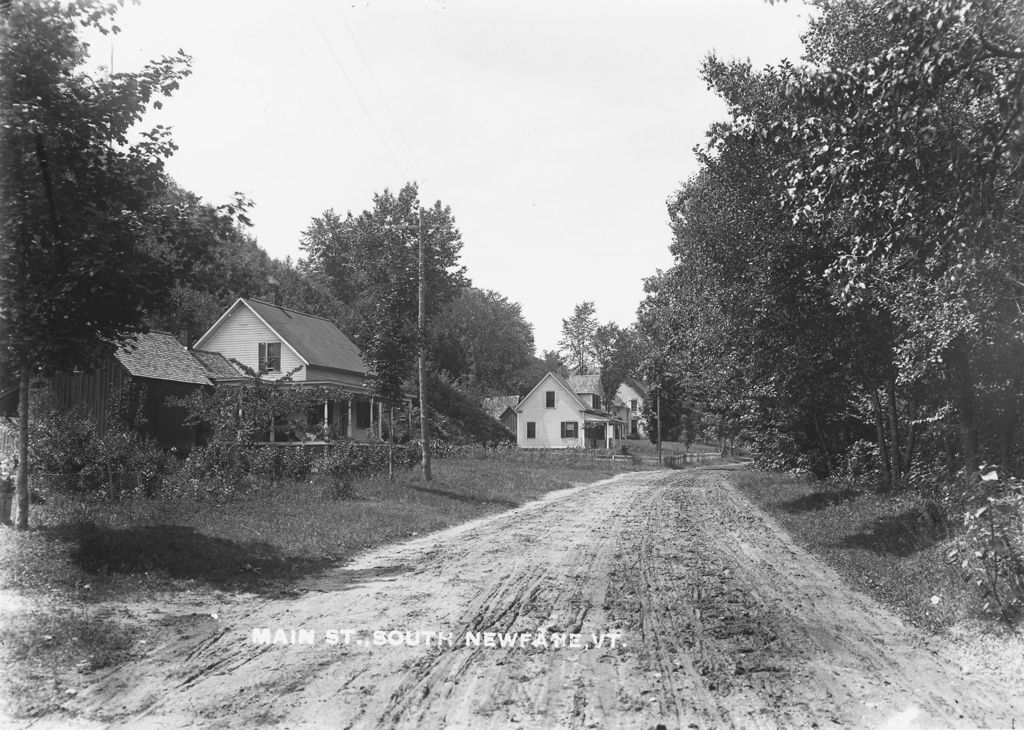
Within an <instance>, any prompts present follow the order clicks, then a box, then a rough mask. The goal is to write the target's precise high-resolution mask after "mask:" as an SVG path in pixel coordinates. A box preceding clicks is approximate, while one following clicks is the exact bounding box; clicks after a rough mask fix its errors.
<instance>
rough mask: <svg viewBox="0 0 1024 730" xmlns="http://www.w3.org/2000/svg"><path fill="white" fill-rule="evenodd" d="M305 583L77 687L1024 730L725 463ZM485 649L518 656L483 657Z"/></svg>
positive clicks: (497, 720) (121, 708)
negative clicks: (751, 498)
mask: <svg viewBox="0 0 1024 730" xmlns="http://www.w3.org/2000/svg"><path fill="white" fill-rule="evenodd" d="M300 588H301V589H302V592H301V593H300V594H299V595H298V597H295V598H290V599H278V600H272V601H270V600H262V601H260V600H257V599H250V600H238V601H236V602H232V603H229V604H225V605H223V606H217V607H211V611H210V613H211V614H214V613H215V614H216V617H213V616H212V615H203V616H201V617H200V616H191V617H182V616H178V617H165V618H164V619H163V620H162V621H161V622H160V623H159V624H155V625H157V626H158V627H159V629H160V631H161V632H162V634H163V635H162V641H163V643H162V645H161V646H159V647H158V648H156V649H154V651H153V652H152V653H151V654H150V656H149V657H147V658H146V659H144V660H141V661H139V662H136V663H134V664H132V665H130V666H128V667H125V668H122V669H120V670H118V671H116V672H115V673H113V674H111V675H109V676H107V677H105V678H104V679H103V680H102V681H101V682H100V683H99V684H97V685H96V686H94V687H93V688H92V689H91V690H90V691H89V692H87V693H84V694H83V695H82V696H81V697H80V698H79V700H78V702H79V703H80V708H81V709H83V710H84V711H85V712H86V713H87V716H91V717H93V718H95V719H96V720H98V721H101V722H104V723H113V724H114V725H124V726H135V727H137V726H146V727H185V726H193V725H195V724H203V725H207V726H210V727H250V726H253V725H259V724H272V725H279V726H282V727H301V726H308V725H313V726H329V727H378V726H380V727H401V728H405V727H408V728H415V727H424V728H430V727H443V726H447V727H473V728H477V727H507V726H516V727H544V728H546V727H565V728H576V727H579V728H588V727H602V728H603V727H638V728H656V727H658V726H664V727H666V728H690V727H695V728H708V727H710V728H717V727H729V726H736V727H814V726H819V727H828V726H833V725H834V726H839V727H851V726H854V727H976V726H994V727H1010V726H1011V723H1012V722H1013V721H1014V719H1016V721H1017V722H1018V723H1020V722H1021V721H1022V720H1024V710H1022V707H1024V703H1022V702H1020V700H1019V699H1018V698H1008V697H1006V696H1004V695H1003V694H1002V693H1001V692H1000V690H999V689H998V688H997V687H993V686H989V685H986V684H984V683H981V682H978V681H970V680H968V679H966V678H965V677H963V676H961V673H960V671H959V667H958V665H957V663H956V661H955V660H954V657H953V655H952V654H951V653H950V651H949V649H948V648H947V647H946V646H944V645H943V642H942V641H941V640H939V639H935V638H929V637H926V636H925V635H924V634H922V633H920V632H918V631H916V630H914V629H913V628H911V627H908V626H907V625H906V624H904V623H903V622H901V621H900V620H899V619H898V618H896V617H895V616H893V615H892V614H891V613H890V612H889V611H887V610H886V609H884V608H882V607H881V606H879V605H878V604H877V603H875V602H874V601H872V600H871V599H869V598H867V597H865V596H863V595H861V594H859V593H856V592H854V591H852V590H850V589H849V588H847V587H845V586H844V585H843V584H842V582H841V581H840V580H839V578H838V577H837V576H836V575H835V573H834V572H833V571H832V570H831V569H829V568H827V567H825V566H823V565H822V564H821V563H819V562H818V561H817V560H815V559H814V558H812V557H810V556H809V555H808V554H807V553H805V552H804V551H803V550H801V549H800V548H798V547H796V546H795V545H794V544H793V543H792V541H791V540H790V539H789V538H788V537H787V536H786V535H785V534H784V533H782V532H781V530H780V529H779V528H778V527H777V526H776V525H775V524H774V523H773V522H772V521H771V520H770V519H768V518H767V517H766V516H765V515H764V514H763V513H761V512H760V511H759V510H757V509H756V508H754V507H753V506H751V505H750V504H749V503H748V502H747V501H746V500H744V499H743V498H742V497H741V496H740V495H739V494H738V493H737V492H736V491H735V490H734V489H733V488H732V487H731V486H730V484H729V482H728V472H727V471H723V470H713V469H708V470H693V471H681V472H657V473H652V472H646V473H632V474H626V475H622V476H619V477H616V478H614V479H610V480H608V481H605V482H601V483H598V484H593V485H589V486H584V487H579V488H576V489H572V490H568V491H565V492H560V493H557V494H554V495H551V496H550V498H549V499H546V500H543V501H541V502H536V503H533V504H530V505H527V506H525V507H523V508H520V509H517V510H515V511H512V512H508V513H505V514H501V515H497V516H494V517H490V518H487V519H484V520H480V521H477V522H474V523H470V524H467V525H463V526H460V527H457V528H454V529H451V530H447V531H445V532H441V533H437V534H433V535H430V536H428V537H425V538H422V539H417V540H414V541H412V542H408V543H404V544H401V545H397V546H393V547H389V548H386V549H383V550H379V551H376V552H373V553H371V554H368V555H366V556H364V557H363V558H362V559H360V560H358V561H357V562H355V563H353V564H349V565H348V566H346V567H344V568H340V569H337V570H334V571H332V572H330V573H327V574H324V575H322V576H319V577H317V578H316V579H309V580H307V581H306V582H305V583H304V584H303V585H301V586H300ZM254 628H255V629H268V630H269V631H268V632H267V633H266V634H262V633H259V632H258V633H257V636H256V637H254V636H253V629H254ZM293 629H295V630H299V629H304V630H306V631H312V632H314V634H313V635H314V643H313V644H312V645H308V644H299V643H296V644H291V643H278V644H274V643H271V644H262V643H259V642H260V641H263V640H265V639H267V638H270V639H271V640H273V639H274V638H277V639H278V640H279V641H280V640H282V639H285V640H287V641H289V642H290V641H291V637H292V634H291V633H290V632H291V631H292V630H293ZM278 630H283V633H280V634H279V633H277V632H278ZM329 630H335V631H339V632H340V633H338V635H337V638H338V642H337V643H336V644H330V643H326V642H325V639H327V638H328V637H329V636H331V635H330V634H328V633H327V632H328V631H329ZM375 630H380V631H383V632H388V631H393V630H394V631H401V632H406V631H408V632H416V631H421V632H444V633H445V634H450V635H451V637H452V638H451V645H449V643H448V640H447V637H442V639H441V641H440V643H439V642H438V640H437V639H436V637H435V638H432V640H431V641H430V643H431V646H427V645H425V644H426V640H427V639H428V638H430V637H429V636H428V635H427V634H425V633H421V634H420V635H419V637H418V638H419V639H420V644H419V645H416V646H405V645H402V646H391V645H384V646H374V645H373V633H372V632H373V631H375ZM344 631H351V632H352V633H349V634H345V633H344ZM486 634H501V635H504V639H505V641H506V643H507V642H508V641H509V636H512V637H513V639H514V640H515V641H516V645H515V646H514V647H509V646H506V647H504V648H502V647H500V646H496V647H489V646H486V645H485V643H486V642H488V637H487V636H486ZM524 634H528V635H527V636H525V637H524ZM538 634H543V636H544V637H545V639H544V641H546V642H547V644H548V645H547V646H546V647H545V646H544V645H543V644H542V643H541V642H540V640H539V639H538ZM573 634H581V635H582V636H580V637H578V638H577V639H573V638H572V636H571V635H573ZM346 635H347V636H348V638H349V640H350V642H349V643H348V644H346V643H345V641H344V637H345V636H346ZM592 635H596V637H595V636H592ZM613 635H617V636H613ZM467 636H468V637H470V638H469V639H468V641H469V643H470V645H469V646H467ZM295 637H296V639H298V638H300V637H299V635H298V634H296V635H295ZM382 637H383V639H385V640H387V639H388V638H391V639H394V640H398V639H402V640H404V639H405V635H404V633H403V634H401V635H400V634H393V635H391V636H390V637H389V636H388V635H387V634H383V635H382ZM305 638H308V634H307V635H305ZM409 638H410V639H411V638H416V637H415V634H414V633H411V634H410V636H409ZM595 638H596V639H597V640H598V641H600V643H601V644H602V645H601V646H600V647H595V646H593V644H594V639H595ZM254 639H255V641H254ZM490 639H491V640H493V642H494V643H496V644H500V641H501V639H502V636H492V637H490ZM613 639H614V646H612V643H613ZM476 640H479V641H480V645H479V646H476V645H475V644H473V642H474V641H476ZM577 641H578V642H579V644H580V645H581V646H580V647H576V646H572V645H571V644H572V643H576V642H577ZM360 642H364V643H360ZM561 642H565V645H563V644H562V643H561ZM535 644H536V645H535ZM1015 702H1016V704H1014V703H1015Z"/></svg>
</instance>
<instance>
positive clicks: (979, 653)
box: [730, 470, 1024, 694]
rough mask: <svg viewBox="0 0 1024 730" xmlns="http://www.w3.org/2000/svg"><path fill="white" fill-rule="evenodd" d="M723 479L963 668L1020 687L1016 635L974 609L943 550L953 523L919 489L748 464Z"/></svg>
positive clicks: (1023, 688)
mask: <svg viewBox="0 0 1024 730" xmlns="http://www.w3.org/2000/svg"><path fill="white" fill-rule="evenodd" d="M730 478H731V479H732V481H733V484H735V485H736V486H737V487H738V488H739V489H740V490H741V491H742V492H743V493H744V494H745V495H746V496H747V497H748V498H749V499H750V500H751V501H753V502H754V503H755V504H757V505H758V506H760V507H761V508H762V509H764V510H765V511H766V512H768V513H769V514H770V515H771V516H772V517H773V518H774V519H775V520H776V521H777V522H779V523H780V524H781V525H782V527H783V528H785V530H786V531H787V532H788V533H789V534H790V535H792V536H793V538H794V539H795V540H796V542H797V543H799V544H800V545H802V546H803V547H804V548H805V549H807V550H808V551H809V552H811V553H813V554H815V555H817V556H818V557H819V558H821V559H823V560H824V561H825V562H826V563H828V564H829V565H831V566H832V567H833V568H834V569H835V570H836V572H838V573H839V574H840V575H841V576H842V577H843V578H844V579H845V580H846V581H847V582H848V583H849V584H850V585H852V586H853V587H854V588H856V589H858V590H860V591H862V592H864V593H866V594H868V595H870V596H871V597H873V598H874V599H875V600H877V601H879V602H880V603H882V604H883V605H886V606H888V607H890V608H891V609H893V610H895V611H896V613H897V614H899V615H901V616H902V617H903V618H904V619H906V620H908V621H909V622H910V623H912V624H915V625H917V626H918V627H921V628H923V629H925V630H928V631H930V632H932V633H935V634H941V635H943V636H945V637H946V638H948V639H949V640H951V642H952V645H953V647H954V650H955V652H956V656H957V659H958V661H959V664H960V669H961V671H962V672H963V673H964V675H972V674H973V675H982V676H984V677H986V678H989V679H993V680H995V681H996V682H998V683H999V684H1001V685H1002V686H1003V687H1004V688H1006V691H1007V692H1010V693H1013V694H1024V636H1022V635H1021V633H1020V632H1019V630H1018V631H1015V630H1013V629H1012V628H1010V627H1007V626H1005V625H1004V624H1001V623H995V622H994V621H992V620H987V619H981V618H979V617H980V615H981V614H980V604H981V601H980V599H979V598H978V596H977V594H975V593H974V591H973V589H972V588H971V586H970V585H968V584H967V583H965V582H964V581H963V580H962V579H961V577H960V575H959V573H958V571H957V570H956V567H955V566H952V565H950V564H949V563H948V562H947V559H946V555H947V553H948V552H949V550H950V548H952V546H953V544H954V541H955V539H956V536H955V534H954V531H953V530H952V529H950V528H949V527H948V526H946V525H943V524H942V523H941V521H939V520H937V519H935V517H934V516H932V515H931V513H930V512H929V509H928V507H927V505H926V504H925V503H924V502H923V501H922V500H921V499H920V498H919V497H917V496H915V495H889V496H882V495H878V494H874V493H871V492H858V491H855V490H850V489H846V490H836V489H826V488H824V486H823V485H822V484H821V483H820V482H815V481H812V480H810V479H805V478H799V477H793V476H791V475H781V474H769V473H766V472H760V471H755V470H737V471H735V472H733V473H731V475H730Z"/></svg>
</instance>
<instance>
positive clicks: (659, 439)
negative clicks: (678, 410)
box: [658, 391, 661, 466]
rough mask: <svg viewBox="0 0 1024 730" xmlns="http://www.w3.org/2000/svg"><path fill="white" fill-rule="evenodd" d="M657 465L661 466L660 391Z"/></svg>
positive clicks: (659, 396) (659, 395)
mask: <svg viewBox="0 0 1024 730" xmlns="http://www.w3.org/2000/svg"><path fill="white" fill-rule="evenodd" d="M658 466H661V392H660V391H659V392H658Z"/></svg>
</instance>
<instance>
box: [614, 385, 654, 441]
mask: <svg viewBox="0 0 1024 730" xmlns="http://www.w3.org/2000/svg"><path fill="white" fill-rule="evenodd" d="M615 397H616V398H618V399H619V400H620V401H622V403H623V404H624V405H625V407H626V408H628V409H629V433H628V435H629V436H636V437H639V438H644V437H646V436H647V428H646V427H645V426H644V423H643V421H641V420H640V412H641V410H642V409H643V407H644V404H645V403H646V402H647V399H648V394H647V388H645V387H644V384H643V383H641V382H640V381H639V380H637V379H636V378H634V377H632V376H629V375H627V376H626V377H625V379H623V381H622V385H620V386H619V389H618V391H616V393H615Z"/></svg>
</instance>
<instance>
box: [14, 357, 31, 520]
mask: <svg viewBox="0 0 1024 730" xmlns="http://www.w3.org/2000/svg"><path fill="white" fill-rule="evenodd" d="M31 377H32V372H31V370H30V368H29V367H28V365H27V364H25V363H22V364H21V380H20V382H19V387H18V484H17V486H16V487H15V490H14V526H15V527H17V528H18V529H19V530H27V529H28V468H29V465H28V397H29V390H28V386H29V380H30V379H31Z"/></svg>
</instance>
